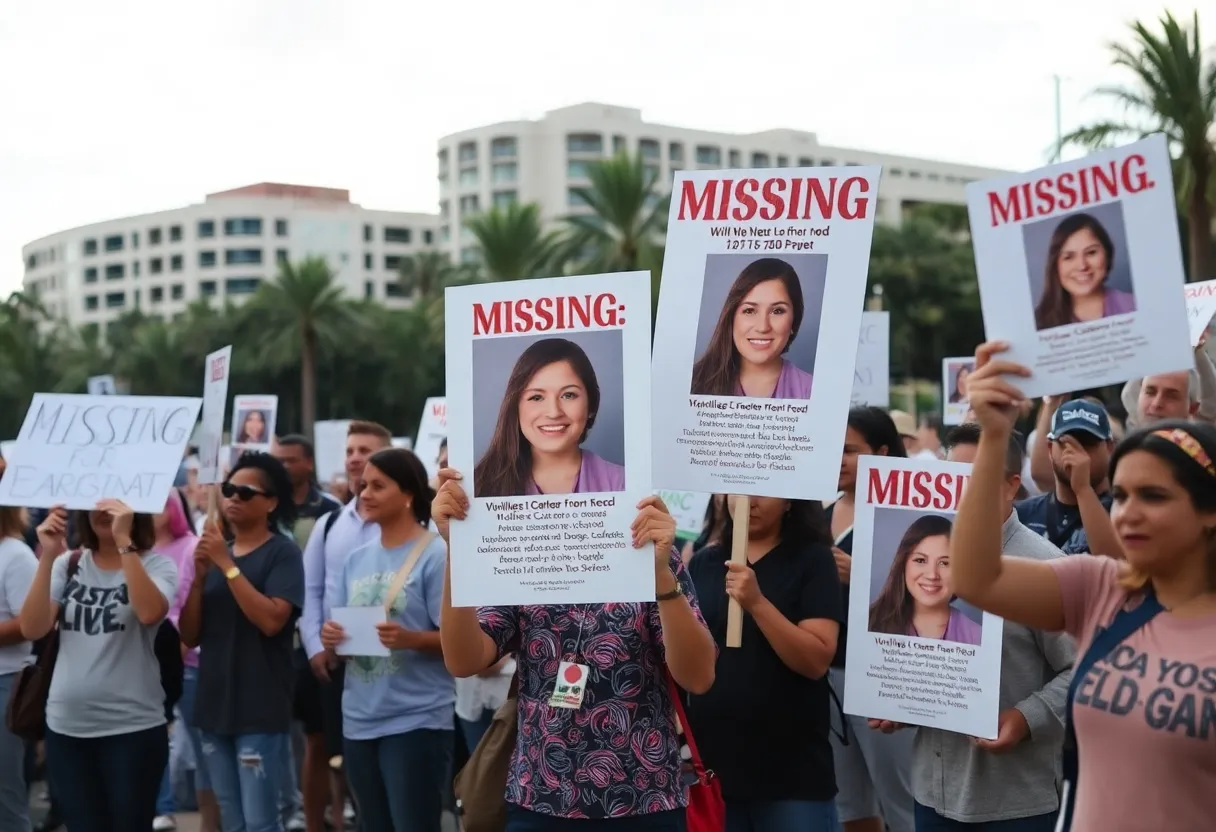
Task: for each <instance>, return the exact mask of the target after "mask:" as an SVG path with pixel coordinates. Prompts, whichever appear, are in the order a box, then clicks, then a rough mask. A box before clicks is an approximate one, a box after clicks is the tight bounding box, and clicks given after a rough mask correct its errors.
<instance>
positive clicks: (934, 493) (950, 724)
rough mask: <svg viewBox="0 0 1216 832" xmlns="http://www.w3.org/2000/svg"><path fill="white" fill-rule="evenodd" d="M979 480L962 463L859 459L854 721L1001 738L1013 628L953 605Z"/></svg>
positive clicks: (851, 658) (851, 670) (852, 612)
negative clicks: (954, 566) (962, 517)
mask: <svg viewBox="0 0 1216 832" xmlns="http://www.w3.org/2000/svg"><path fill="white" fill-rule="evenodd" d="M970 476H971V466H970V465H964V464H962V463H958V462H939V461H936V460H925V459H902V458H897V457H885V456H863V457H860V458H858V461H857V505H856V509H855V512H856V513H855V515H854V519H853V573H852V580H851V583H850V584H849V639H848V647H847V648H846V649H847V654H846V657H845V685H844V691H845V699H844V711H845V713H847V714H853V715H854V716H862V717H869V718H871V719H889V720H893V721H895V722H902V723H905V724H908V725H924V726H927V727H930V728H941V729H943V730H945V731H956V732H958V733H961V734H968V735H970V736H973V737H982V738H984V739H994V738H995V737H996V733H997V712H998V702H999V698H1000V686H1001V636H1002V631H1003V629H1004V622H1003V621H1002V620H1001V619H1000V618H997V617H996V616H994V615H989V614H988V613H981V612H979V611H978V610H976V609H974V608H972V607H968V606H966V605H963V604H960V602H958V601H957V600H956V601H954V602H953V603H952V602H951V599H952V598H953V593H952V592H951V587H950V568H949V556H950V549H949V537H950V534H951V532H952V530H953V526H954V516H955V514H956V513H957V511H958V505H959V500H960V499H961V498H962V495H963V490H964V489H965V488H966V485H967V480H968V479H969V478H970Z"/></svg>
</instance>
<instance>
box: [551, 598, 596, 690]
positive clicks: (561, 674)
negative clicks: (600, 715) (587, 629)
mask: <svg viewBox="0 0 1216 832" xmlns="http://www.w3.org/2000/svg"><path fill="white" fill-rule="evenodd" d="M586 623H587V612H586V611H584V614H583V616H582V617H580V618H579V623H578V639H577V640H576V641H575V642H574V651H573V652H572V654H571V659H577V658H578V655H579V650H580V649H581V648H582V645H583V627H584V626H585V625H586ZM590 672H591V668H589V667H588V666H587V665H585V664H581V663H579V662H578V661H565V660H563V661H561V662H559V663H558V665H557V678H556V679H555V680H554V681H553V693H552V694H550V695H549V707H551V708H566V709H568V710H578V709H579V708H581V707H583V696H584V695H585V694H586V693H587V676H588V675H589V674H590Z"/></svg>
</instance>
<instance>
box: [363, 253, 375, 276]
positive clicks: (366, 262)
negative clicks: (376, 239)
mask: <svg viewBox="0 0 1216 832" xmlns="http://www.w3.org/2000/svg"><path fill="white" fill-rule="evenodd" d="M363 268H365V269H367V270H368V271H369V272H370V271H371V270H372V268H373V266H372V255H371V253H370V252H365V253H364V255H363Z"/></svg>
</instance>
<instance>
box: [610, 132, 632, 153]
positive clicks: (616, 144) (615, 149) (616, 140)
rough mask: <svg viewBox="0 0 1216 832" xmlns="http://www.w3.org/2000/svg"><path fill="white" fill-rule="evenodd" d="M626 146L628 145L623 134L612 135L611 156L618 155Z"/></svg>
mask: <svg viewBox="0 0 1216 832" xmlns="http://www.w3.org/2000/svg"><path fill="white" fill-rule="evenodd" d="M627 147H628V145H627V144H626V143H625V137H624V136H613V137H612V155H613V156H618V155H620V154H622V153H624V152H625V149H626V148H627Z"/></svg>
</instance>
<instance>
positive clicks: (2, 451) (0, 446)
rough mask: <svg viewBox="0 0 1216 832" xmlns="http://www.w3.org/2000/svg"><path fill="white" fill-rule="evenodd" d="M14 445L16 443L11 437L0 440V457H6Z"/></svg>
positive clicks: (15, 445)
mask: <svg viewBox="0 0 1216 832" xmlns="http://www.w3.org/2000/svg"><path fill="white" fill-rule="evenodd" d="M15 447H17V443H16V442H14V441H13V440H11V439H9V440H6V441H4V442H0V458H3V459H8V455H9V452H10V451H11V450H12V449H13V448H15Z"/></svg>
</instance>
